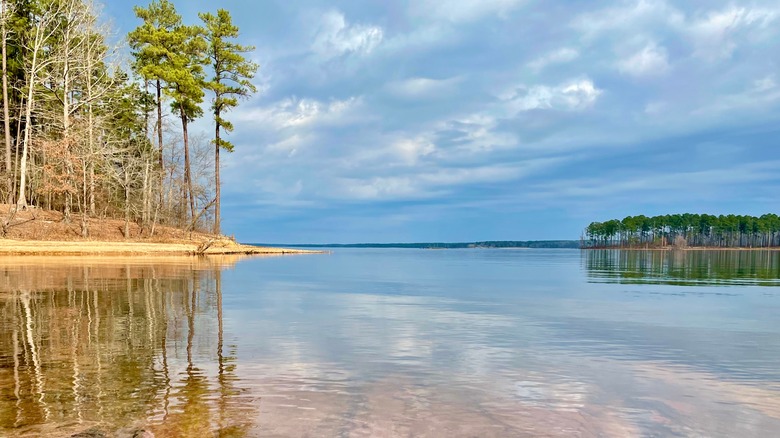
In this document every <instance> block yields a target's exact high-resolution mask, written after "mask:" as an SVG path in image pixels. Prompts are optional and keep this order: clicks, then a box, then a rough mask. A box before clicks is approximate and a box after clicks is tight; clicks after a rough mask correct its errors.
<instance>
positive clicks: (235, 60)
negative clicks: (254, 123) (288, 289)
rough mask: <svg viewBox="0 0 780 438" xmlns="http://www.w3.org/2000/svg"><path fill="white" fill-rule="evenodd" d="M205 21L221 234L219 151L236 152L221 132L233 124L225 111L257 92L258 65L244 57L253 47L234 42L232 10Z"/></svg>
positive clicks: (217, 226)
mask: <svg viewBox="0 0 780 438" xmlns="http://www.w3.org/2000/svg"><path fill="white" fill-rule="evenodd" d="M199 16H200V19H201V20H203V23H204V24H205V31H206V41H207V42H208V56H209V62H210V63H211V67H212V69H213V73H214V76H213V78H212V79H211V80H210V81H209V82H208V83H207V84H206V86H207V87H208V88H209V89H210V90H211V91H212V92H214V100H213V102H212V106H211V108H212V110H213V111H214V129H215V133H214V146H215V150H214V154H215V155H214V166H215V167H214V180H215V190H216V196H215V210H214V233H215V234H219V233H220V208H221V205H220V203H221V202H220V201H221V199H220V197H221V194H220V185H221V183H220V178H219V150H220V149H225V150H226V151H228V152H233V144H232V143H230V142H229V141H227V140H224V139H222V138H221V136H220V133H221V132H220V131H221V130H224V131H225V132H230V131H232V130H233V124H232V123H230V122H229V121H228V120H226V119H224V118H223V113H224V112H227V111H229V110H230V109H232V108H234V107H236V106H237V105H238V98H240V97H247V96H249V95H250V94H252V93H254V92H256V91H257V89H256V88H255V86H254V85H253V84H252V82H251V79H252V78H253V77H254V76H255V73H256V72H257V68H258V66H257V64H255V63H253V62H251V61H249V60H247V59H246V58H244V56H243V54H244V53H247V52H250V51H252V50H254V47H252V46H242V45H239V44H237V43H235V42H233V41H231V40H232V39H234V38H237V37H238V27H236V26H235V25H233V22H232V19H231V17H230V13H229V12H228V11H226V10H224V9H219V10H218V11H217V14H216V15H213V14H210V13H205V14H199Z"/></svg>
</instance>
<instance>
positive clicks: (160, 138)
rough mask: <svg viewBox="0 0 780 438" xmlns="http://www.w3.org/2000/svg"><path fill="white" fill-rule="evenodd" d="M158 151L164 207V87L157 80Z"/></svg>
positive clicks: (161, 199)
mask: <svg viewBox="0 0 780 438" xmlns="http://www.w3.org/2000/svg"><path fill="white" fill-rule="evenodd" d="M157 150H158V153H159V154H160V156H159V166H160V207H162V205H163V182H164V181H165V163H164V162H163V132H162V85H160V80H159V79H157Z"/></svg>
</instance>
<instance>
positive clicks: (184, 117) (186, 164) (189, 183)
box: [179, 105, 195, 218]
mask: <svg viewBox="0 0 780 438" xmlns="http://www.w3.org/2000/svg"><path fill="white" fill-rule="evenodd" d="M179 110H180V112H181V129H182V135H183V136H184V179H185V181H186V185H187V187H186V189H187V190H186V191H187V199H188V200H189V203H190V217H191V218H195V199H194V197H193V196H192V172H191V171H190V141H189V136H188V135H187V115H186V114H185V113H184V105H179ZM185 216H186V215H185Z"/></svg>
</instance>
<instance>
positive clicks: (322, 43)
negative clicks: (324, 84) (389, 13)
mask: <svg viewBox="0 0 780 438" xmlns="http://www.w3.org/2000/svg"><path fill="white" fill-rule="evenodd" d="M382 38H383V32H382V28H381V27H378V26H369V25H361V24H352V25H350V24H348V23H347V21H346V19H345V18H344V14H342V13H341V12H338V11H331V12H328V13H326V14H325V15H324V16H323V17H322V23H321V25H320V28H319V31H318V32H317V35H316V37H315V38H314V43H312V46H311V50H312V51H313V52H314V53H316V54H317V55H319V56H320V57H321V58H323V59H326V60H327V59H332V58H337V57H340V56H343V55H347V54H360V55H366V54H369V53H371V52H372V51H373V50H374V49H375V48H376V46H378V45H379V43H381V42H382Z"/></svg>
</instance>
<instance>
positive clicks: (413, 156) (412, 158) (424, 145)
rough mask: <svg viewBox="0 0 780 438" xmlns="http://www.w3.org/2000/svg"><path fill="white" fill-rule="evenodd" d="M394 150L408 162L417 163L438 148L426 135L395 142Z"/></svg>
mask: <svg viewBox="0 0 780 438" xmlns="http://www.w3.org/2000/svg"><path fill="white" fill-rule="evenodd" d="M393 150H395V151H396V153H397V154H398V155H400V156H401V158H403V159H404V161H405V162H406V163H408V164H415V163H417V160H419V159H420V158H421V157H425V156H427V155H430V154H432V153H433V152H434V151H435V150H436V145H434V144H433V143H432V142H431V141H430V140H428V139H426V138H424V137H417V138H407V139H403V140H399V141H397V142H396V143H394V144H393Z"/></svg>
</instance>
